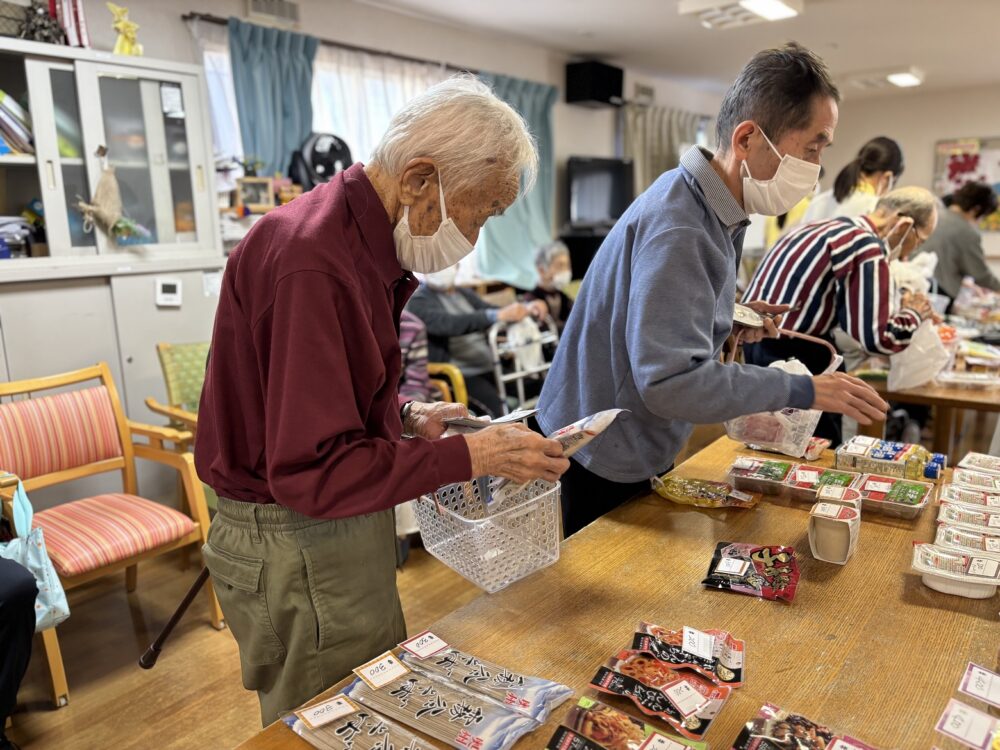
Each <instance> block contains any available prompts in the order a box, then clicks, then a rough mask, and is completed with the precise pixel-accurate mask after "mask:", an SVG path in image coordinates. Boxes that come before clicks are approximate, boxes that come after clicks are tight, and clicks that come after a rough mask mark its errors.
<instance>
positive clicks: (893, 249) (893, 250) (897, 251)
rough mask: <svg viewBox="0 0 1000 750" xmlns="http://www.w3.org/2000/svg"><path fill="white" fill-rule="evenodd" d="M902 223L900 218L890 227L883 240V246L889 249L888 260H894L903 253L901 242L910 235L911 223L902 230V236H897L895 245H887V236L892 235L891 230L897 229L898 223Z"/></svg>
mask: <svg viewBox="0 0 1000 750" xmlns="http://www.w3.org/2000/svg"><path fill="white" fill-rule="evenodd" d="M902 223H903V220H902V219H901V220H900V221H897V222H896V223H895V224H894V225H893V227H892V229H890V230H889V232H888V233H887V234H886V235H885V240H884V241H885V246H886V248H887V249H888V251H889V260H890V261H893V260H896V258H898V257H899V256H900V255H902V254H903V243H904V242H906V238H907V237H909V236H910V232H911V231H912V230H913V224H912V223H911V224H910V225H909V226H908V227H907V228H906V231H905V232H903V236H902V237H900V238H899V242H897V243H896V244H895V245H891V246H890V245H889V237H891V236H892V233H893V232H895V231H896V230H897V229H899V225H900V224H902Z"/></svg>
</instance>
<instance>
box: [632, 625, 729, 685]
mask: <svg viewBox="0 0 1000 750" xmlns="http://www.w3.org/2000/svg"><path fill="white" fill-rule="evenodd" d="M706 638H708V639H711V644H710V647H706V645H705V644H704V643H702V642H699V640H700V641H704V640H705V639H706ZM686 645H687V648H685V646H686ZM632 648H633V649H635V650H637V651H646V652H648V653H650V654H652V655H653V656H655V657H656V658H657V659H659V660H660V661H663V662H667V663H668V664H670V665H672V666H673V667H675V668H677V669H692V670H694V671H695V672H697V673H698V674H701V675H703V676H705V677H707V678H708V679H710V680H712V681H714V682H716V683H718V684H720V685H729V686H730V687H734V688H737V687H740V686H741V685H743V683H744V677H743V674H744V672H743V669H744V657H745V654H746V643H745V642H744V641H741V640H739V639H738V638H734V637H733V636H732V635H731V634H729V633H728V632H726V631H725V630H704V631H699V630H694V629H693V628H687V627H685V628H682V629H681V630H668V629H667V628H664V627H661V626H659V625H654V624H652V623H649V622H640V623H639V627H638V629H637V630H636V633H635V635H634V636H633V638H632ZM694 651H701V652H702V653H701V654H700V655H699V654H696V653H694ZM709 656H710V657H711V658H709Z"/></svg>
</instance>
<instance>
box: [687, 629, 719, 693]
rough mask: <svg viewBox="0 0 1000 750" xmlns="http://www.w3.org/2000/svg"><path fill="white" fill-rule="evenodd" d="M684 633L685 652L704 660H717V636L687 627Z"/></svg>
mask: <svg viewBox="0 0 1000 750" xmlns="http://www.w3.org/2000/svg"><path fill="white" fill-rule="evenodd" d="M683 633H684V641H683V644H684V645H683V649H684V650H685V651H687V652H688V653H689V654H694V655H695V656H700V657H701V658H702V659H708V660H712V659H714V658H715V636H712V635H709V634H708V633H703V632H701V631H700V630H696V629H695V628H689V627H688V626H687V625H685V626H684V631H683ZM685 684H686V683H685Z"/></svg>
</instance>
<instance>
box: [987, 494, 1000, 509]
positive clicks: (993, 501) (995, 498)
mask: <svg viewBox="0 0 1000 750" xmlns="http://www.w3.org/2000/svg"><path fill="white" fill-rule="evenodd" d="M986 504H987V505H988V506H989V507H991V508H1000V495H987V496H986Z"/></svg>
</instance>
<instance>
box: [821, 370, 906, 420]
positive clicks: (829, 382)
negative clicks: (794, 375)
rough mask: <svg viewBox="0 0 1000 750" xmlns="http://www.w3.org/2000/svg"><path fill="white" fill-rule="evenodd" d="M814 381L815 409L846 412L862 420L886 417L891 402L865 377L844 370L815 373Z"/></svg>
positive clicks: (854, 418)
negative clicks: (822, 373)
mask: <svg viewBox="0 0 1000 750" xmlns="http://www.w3.org/2000/svg"><path fill="white" fill-rule="evenodd" d="M812 381H813V387H814V388H815V390H816V397H815V400H814V401H813V405H812V408H813V409H820V410H821V411H830V412H835V413H837V414H845V415H847V416H848V417H850V418H851V419H853V420H855V421H857V422H858V423H859V424H871V423H872V422H880V421H882V420H884V419H885V414H886V412H887V411H888V410H889V404H887V403H886V402H885V401H883V400H882V397H881V396H879V395H878V393H876V391H875V389H874V388H872V387H871V386H870V385H868V384H867V383H866V382H865V381H863V380H858V378H854V377H851V376H850V375H847V374H846V373H843V372H835V373H833V374H832V375H816V376H815V377H813V379H812Z"/></svg>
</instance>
